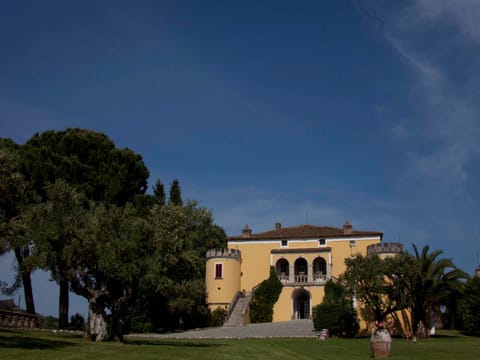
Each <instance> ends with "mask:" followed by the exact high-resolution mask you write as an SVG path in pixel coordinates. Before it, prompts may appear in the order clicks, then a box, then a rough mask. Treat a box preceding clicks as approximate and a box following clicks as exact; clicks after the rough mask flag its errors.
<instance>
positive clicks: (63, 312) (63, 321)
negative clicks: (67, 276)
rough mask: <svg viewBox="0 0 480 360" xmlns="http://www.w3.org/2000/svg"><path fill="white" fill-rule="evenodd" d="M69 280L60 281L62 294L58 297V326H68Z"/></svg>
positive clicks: (60, 327)
mask: <svg viewBox="0 0 480 360" xmlns="http://www.w3.org/2000/svg"><path fill="white" fill-rule="evenodd" d="M68 285H69V284H68V281H65V280H61V281H60V296H59V298H58V328H59V329H67V328H68V303H69V292H68V291H69V289H68Z"/></svg>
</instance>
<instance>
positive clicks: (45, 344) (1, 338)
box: [0, 330, 77, 350]
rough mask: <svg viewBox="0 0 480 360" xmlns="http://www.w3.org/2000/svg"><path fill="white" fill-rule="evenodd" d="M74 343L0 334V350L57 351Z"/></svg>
mask: <svg viewBox="0 0 480 360" xmlns="http://www.w3.org/2000/svg"><path fill="white" fill-rule="evenodd" d="M75 345H77V344H76V343H75V342H72V341H69V340H67V339H65V340H51V339H42V338H38V337H30V336H28V335H25V334H24V333H20V332H14V331H3V330H2V332H0V348H21V349H27V350H28V349H30V350H33V349H40V350H48V349H58V348H64V347H67V346H75Z"/></svg>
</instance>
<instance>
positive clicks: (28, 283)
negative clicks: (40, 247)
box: [14, 247, 36, 315]
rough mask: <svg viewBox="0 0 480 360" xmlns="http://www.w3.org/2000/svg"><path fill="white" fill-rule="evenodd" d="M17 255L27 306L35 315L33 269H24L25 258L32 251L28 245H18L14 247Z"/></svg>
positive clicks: (30, 312)
mask: <svg viewBox="0 0 480 360" xmlns="http://www.w3.org/2000/svg"><path fill="white" fill-rule="evenodd" d="M14 252H15V257H16V258H17V262H18V268H19V271H20V274H21V276H22V283H23V293H24V295H25V306H26V308H27V313H28V314H32V315H35V314H36V313H35V303H34V301H33V289H32V279H31V278H30V274H31V271H30V270H29V269H24V266H23V260H24V259H25V257H27V256H28V255H29V253H30V251H29V249H28V247H23V248H22V247H16V248H15V249H14Z"/></svg>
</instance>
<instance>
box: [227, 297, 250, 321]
mask: <svg viewBox="0 0 480 360" xmlns="http://www.w3.org/2000/svg"><path fill="white" fill-rule="evenodd" d="M251 299H252V293H251V292H247V293H246V294H245V295H244V296H240V297H239V298H238V300H237V302H236V303H235V305H234V307H233V310H232V312H231V314H230V316H229V318H228V319H227V321H226V322H225V323H224V324H223V326H226V327H236V326H243V325H247V324H248V323H249V322H250V321H249V319H248V307H249V305H250V300H251Z"/></svg>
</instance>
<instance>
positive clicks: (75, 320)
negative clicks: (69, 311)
mask: <svg viewBox="0 0 480 360" xmlns="http://www.w3.org/2000/svg"><path fill="white" fill-rule="evenodd" d="M68 328H69V329H70V330H77V331H85V318H84V317H83V316H82V314H79V313H76V314H75V315H72V316H71V317H70V323H69V324H68Z"/></svg>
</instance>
